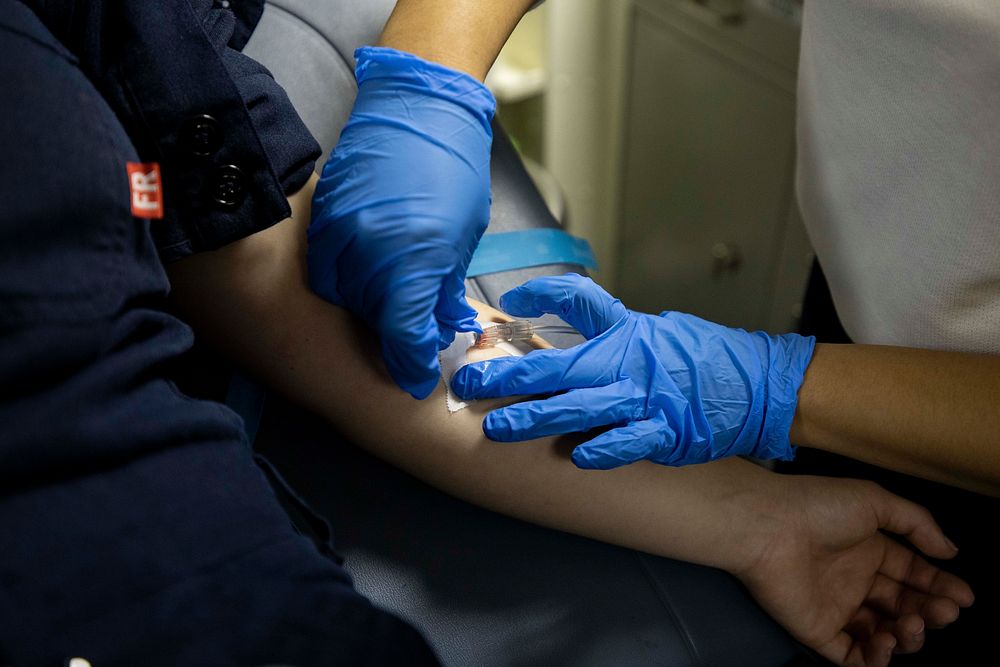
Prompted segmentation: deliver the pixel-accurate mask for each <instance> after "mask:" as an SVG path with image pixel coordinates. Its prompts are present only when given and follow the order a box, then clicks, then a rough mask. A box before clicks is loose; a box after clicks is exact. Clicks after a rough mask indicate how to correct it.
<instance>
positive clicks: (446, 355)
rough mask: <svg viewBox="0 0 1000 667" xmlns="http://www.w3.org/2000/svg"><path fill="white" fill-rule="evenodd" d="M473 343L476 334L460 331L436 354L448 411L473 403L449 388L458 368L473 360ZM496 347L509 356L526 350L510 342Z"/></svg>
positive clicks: (515, 355)
mask: <svg viewBox="0 0 1000 667" xmlns="http://www.w3.org/2000/svg"><path fill="white" fill-rule="evenodd" d="M480 325H481V326H483V323H482V322H480ZM485 326H489V323H488V322H487V323H486V324H485ZM475 344H476V334H474V333H460V334H457V335H456V336H455V341H454V342H453V343H452V344H451V345H449V346H448V347H446V348H445V349H443V350H441V352H440V353H439V355H438V359H439V361H440V362H441V380H442V381H443V382H444V386H445V389H446V390H447V394H448V412H458V411H459V410H464V409H465V408H467V407H469V406H470V405H471V404H473V403H475V401H463V400H462V399H460V398H459V397H458V396H456V395H455V392H453V391H452V390H451V379H452V378H453V377H454V376H455V373H457V372H458V369H459V368H461V367H462V366H468V365H469V364H471V363H473V360H471V359H469V348H471V347H472V346H473V345H475ZM496 349H498V350H503V352H504V353H506V354H505V356H510V357H523V356H524V355H525V353H526V352H527V349H521V348H520V347H518V346H516V345H512V344H510V343H498V344H497V346H496ZM528 349H530V348H528Z"/></svg>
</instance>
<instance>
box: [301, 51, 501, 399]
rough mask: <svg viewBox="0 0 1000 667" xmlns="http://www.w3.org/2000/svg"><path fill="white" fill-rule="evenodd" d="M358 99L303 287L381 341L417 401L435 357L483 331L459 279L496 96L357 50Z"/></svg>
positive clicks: (413, 62)
mask: <svg viewBox="0 0 1000 667" xmlns="http://www.w3.org/2000/svg"><path fill="white" fill-rule="evenodd" d="M355 56H356V58H357V72H356V74H357V79H358V98H357V101H356V102H355V104H354V111H353V113H352V114H351V118H350V120H349V121H348V123H347V126H346V127H345V128H344V131H343V133H342V134H341V136H340V143H338V144H337V147H336V149H334V151H333V154H332V155H331V157H330V160H329V162H327V164H326V167H325V168H324V169H323V175H322V177H321V178H320V181H319V184H318V185H317V186H316V195H315V198H314V200H313V218H312V223H311V224H310V226H309V282H310V285H311V286H312V289H313V290H314V291H315V292H316V293H317V294H319V295H320V296H321V297H323V298H325V299H327V300H328V301H331V302H332V303H335V304H337V305H340V306H344V307H346V308H347V309H349V310H351V311H352V312H354V313H356V314H358V315H360V316H361V317H362V318H363V319H364V320H365V322H367V323H368V325H369V326H371V327H372V328H373V329H374V330H375V331H376V332H377V333H378V335H379V337H380V339H381V342H382V355H383V357H384V359H385V363H386V366H387V367H388V369H389V373H390V374H391V375H392V377H393V378H394V379H395V381H396V382H397V383H398V384H399V386H400V387H402V388H403V389H405V390H406V391H408V392H410V393H411V394H412V395H413V396H414V397H416V398H426V397H427V396H428V395H430V393H431V392H432V391H433V390H434V387H435V386H436V385H437V382H438V378H439V377H440V370H439V367H438V358H437V353H438V350H439V349H443V348H444V347H447V346H448V345H449V344H450V343H451V341H452V340H454V338H455V332H456V331H463V332H464V331H479V330H480V329H479V326H478V325H477V324H476V321H475V318H476V311H474V310H473V309H472V308H471V307H470V306H469V304H468V303H467V302H466V300H465V282H464V281H465V273H466V271H467V270H468V267H469V262H471V261H472V254H473V252H474V251H475V249H476V245H477V244H478V243H479V239H480V238H481V237H482V235H483V232H484V231H485V230H486V225H487V223H488V222H489V216H490V147H491V145H492V142H493V132H492V130H491V128H490V121H491V120H492V118H493V113H494V111H495V109H496V102H495V101H494V99H493V95H492V94H490V92H489V91H488V90H487V89H486V87H485V86H483V85H482V84H481V83H479V82H478V81H477V80H475V79H474V78H472V77H471V76H469V75H467V74H463V73H461V72H457V71H454V70H451V69H448V68H446V67H443V66H441V65H437V64H434V63H430V62H427V61H425V60H422V59H420V58H418V57H416V56H413V55H409V54H406V53H401V52H399V51H395V50H393V49H386V48H373V47H365V48H362V49H358V51H357V53H356V54H355Z"/></svg>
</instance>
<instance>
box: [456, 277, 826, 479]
mask: <svg viewBox="0 0 1000 667" xmlns="http://www.w3.org/2000/svg"><path fill="white" fill-rule="evenodd" d="M500 306H501V308H502V309H503V310H504V311H506V312H507V313H509V314H511V315H513V316H515V317H538V316H540V315H542V314H543V313H553V314H556V315H558V316H559V317H561V318H562V319H564V320H565V321H566V322H568V323H569V324H571V325H573V326H574V327H576V328H577V330H579V332H580V333H581V334H583V335H584V336H585V337H586V338H587V339H588V341H587V342H586V343H583V344H581V345H578V346H576V347H573V348H570V349H568V350H542V351H537V352H531V353H530V354H528V355H526V356H524V357H521V358H504V359H495V360H493V361H488V362H482V363H477V364H472V365H469V366H466V367H464V368H462V369H461V370H459V371H458V373H456V374H455V377H454V378H453V379H452V383H451V386H452V388H453V389H454V391H455V393H456V394H458V396H460V397H461V398H464V399H478V398H495V397H500V396H529V395H532V394H555V393H557V392H565V393H559V394H558V395H556V396H554V397H552V398H547V399H541V400H533V401H528V402H526V403H519V404H516V405H512V406H509V407H506V408H501V409H499V410H494V411H493V412H491V413H490V414H489V415H487V416H486V419H485V421H484V422H483V430H484V431H485V432H486V435H487V436H488V437H489V438H491V439H493V440H499V441H501V442H513V441H518V440H530V439H534V438H541V437H543V436H549V435H559V434H563V433H571V432H583V431H589V430H591V429H593V428H597V427H606V426H612V427H615V428H613V429H612V430H609V431H606V432H604V433H602V434H600V435H598V436H597V437H595V438H594V439H593V440H590V441H589V442H587V443H584V444H582V445H580V446H579V447H577V448H576V449H575V450H574V452H573V462H574V463H576V465H578V466H579V467H581V468H600V469H610V468H615V467H618V466H621V465H625V464H628V463H633V462H635V461H639V460H641V459H648V460H650V461H655V462H657V463H662V464H664V465H671V466H680V465H687V464H692V463H705V462H707V461H712V460H714V459H719V458H722V457H726V456H734V455H749V456H756V457H759V458H763V459H784V460H788V459H791V458H792V457H793V455H794V449H793V448H792V446H791V444H790V442H789V439H788V431H789V429H790V428H791V424H792V418H793V417H794V415H795V406H796V403H797V401H798V399H797V394H798V390H799V387H800V386H801V384H802V380H803V376H804V375H805V371H806V367H807V366H808V365H809V361H810V360H811V359H812V353H813V348H814V346H815V340H814V339H813V338H803V337H802V336H797V335H795V334H789V335H786V336H769V335H767V334H765V333H761V332H757V333H747V332H746V331H743V330H741V329H729V328H726V327H723V326H720V325H718V324H712V323H711V322H706V321H705V320H702V319H699V318H697V317H694V316H693V315H685V314H683V313H673V312H667V313H663V314H662V315H660V316H659V317H655V316H653V315H646V314H643V313H636V312H633V311H630V310H628V309H626V308H625V306H623V305H622V303H621V302H620V301H618V300H617V299H615V298H613V297H612V296H611V295H610V294H608V293H607V292H605V291H604V290H603V289H601V288H600V287H599V286H597V284H595V283H594V282H593V281H591V280H590V279H589V278H583V277H581V276H578V275H576V274H573V273H570V274H567V275H565V276H561V277H552V278H538V279H535V280H532V281H530V282H528V283H526V284H525V285H522V286H521V287H518V288H515V289H513V290H511V291H510V292H507V293H506V294H504V295H503V296H502V297H501V298H500Z"/></svg>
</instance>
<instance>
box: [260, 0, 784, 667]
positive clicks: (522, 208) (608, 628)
mask: <svg viewBox="0 0 1000 667" xmlns="http://www.w3.org/2000/svg"><path fill="white" fill-rule="evenodd" d="M392 5H393V2H392V1H391V0H272V1H270V2H269V3H268V6H267V9H266V11H265V14H264V18H263V20H262V22H261V26H260V28H259V29H258V31H257V33H256V34H255V35H254V37H253V38H252V39H251V41H250V43H249V44H248V45H247V48H246V51H247V52H248V53H249V54H250V55H252V56H254V57H255V58H257V59H259V60H261V61H262V62H263V63H264V64H265V65H267V66H268V67H269V68H270V69H271V70H272V72H273V73H274V74H275V76H276V78H277V80H278V81H279V82H280V83H281V84H283V85H284V86H285V88H286V90H288V92H289V94H290V96H291V98H292V100H293V102H294V103H295V105H296V107H297V108H298V109H299V111H300V113H301V115H302V116H303V118H304V119H305V121H306V123H307V125H309V127H310V128H311V129H312V131H313V132H314V133H315V135H316V136H317V138H318V139H319V140H320V142H321V143H322V145H323V149H324V151H325V152H326V153H327V154H328V153H329V151H330V149H331V148H332V146H333V145H334V144H335V142H336V140H337V137H338V135H339V132H340V128H341V127H342V126H343V124H344V122H345V121H346V119H347V116H348V114H349V112H350V107H351V104H352V103H353V98H354V77H353V57H352V54H353V50H354V48H355V47H357V46H360V45H362V44H366V43H372V42H373V40H374V39H375V38H376V37H377V35H378V32H379V31H380V29H381V26H382V25H383V23H384V22H385V19H386V17H387V16H388V14H389V11H390V10H391V8H392ZM496 130H497V132H496V142H495V148H494V156H493V187H494V208H493V215H492V222H491V225H490V232H496V231H505V230H512V229H523V228H533V227H553V226H557V225H558V223H557V222H556V221H555V220H554V219H552V217H551V216H550V215H549V213H548V211H547V209H546V207H545V205H544V203H543V201H542V199H541V197H540V196H539V194H538V192H537V190H536V188H535V187H534V185H533V183H532V182H531V180H530V178H529V177H528V175H527V173H526V172H525V171H524V168H523V166H522V164H521V161H520V159H519V157H518V156H517V154H516V152H515V151H514V149H513V147H512V146H511V144H510V142H509V141H508V140H507V138H506V137H505V135H504V134H503V132H502V131H501V130H500V129H499V128H496ZM569 270H575V271H579V272H582V271H583V270H582V268H581V267H577V266H546V267H541V268H538V269H530V270H523V271H516V272H510V273H505V274H497V275H491V276H485V277H481V278H477V279H475V280H472V281H470V283H469V292H470V295H471V296H473V297H476V298H478V299H480V300H482V301H485V302H487V303H491V304H494V305H495V304H496V303H497V300H498V298H499V296H500V294H502V293H503V292H504V291H506V290H507V289H509V288H510V287H512V286H514V285H516V284H519V283H520V282H522V281H524V280H526V279H528V278H530V277H534V276H538V275H543V274H558V273H563V272H565V271H569ZM577 341H578V339H577V338H574V337H572V336H565V337H559V336H557V337H553V342H554V343H556V344H559V345H564V346H565V345H570V344H573V343H575V342H577ZM257 444H258V448H259V449H261V450H262V451H264V453H266V454H267V456H268V457H269V458H270V459H271V460H272V461H273V462H274V463H275V464H276V465H277V467H278V468H279V469H280V470H281V471H282V472H283V473H284V475H285V476H286V477H287V478H288V479H289V480H290V481H291V482H292V483H293V485H294V486H295V487H296V488H297V489H299V490H300V491H301V492H302V493H303V494H304V495H305V496H306V498H307V499H308V500H309V501H310V502H311V503H312V504H313V505H314V506H315V507H316V508H317V509H318V510H319V511H321V512H322V513H323V514H324V515H325V516H326V517H327V518H328V519H329V520H330V522H331V524H332V525H333V526H334V530H335V535H336V541H337V547H338V550H339V551H340V552H341V553H342V554H343V555H344V556H345V557H346V565H347V567H348V569H349V570H350V571H351V573H352V574H353V575H354V577H355V581H356V583H357V586H358V588H359V589H360V590H361V591H362V592H363V593H364V594H365V595H367V596H369V597H370V598H371V599H372V600H373V601H374V602H375V603H376V604H378V605H381V606H382V607H384V608H386V609H389V610H391V611H393V612H395V613H397V614H398V615H400V616H402V617H403V618H406V619H407V620H409V621H410V622H411V623H413V624H414V625H415V626H417V627H418V628H420V629H422V630H423V632H424V633H425V634H426V636H427V637H428V639H429V640H430V642H431V644H432V645H433V646H434V648H435V649H436V651H437V652H438V654H439V656H440V657H441V659H442V661H443V662H444V663H445V664H447V665H477V666H489V665H670V666H672V667H687V666H689V665H740V666H745V667H754V666H760V667H776V666H780V665H786V664H789V663H790V662H791V661H793V660H797V659H801V657H802V655H801V653H802V652H801V650H800V649H799V648H798V647H797V645H796V644H795V643H794V642H793V641H792V640H791V639H790V638H789V637H788V636H787V635H786V634H785V633H784V632H783V631H782V629H781V628H780V627H778V626H777V625H776V624H775V623H774V622H773V621H771V620H770V619H769V618H768V617H767V616H766V615H765V614H764V613H763V612H762V611H761V610H760V609H759V608H758V607H757V606H756V604H755V603H754V602H753V600H752V599H751V598H750V597H749V596H748V595H747V593H746V592H745V591H744V590H743V589H742V587H741V586H740V584H739V583H738V582H737V581H735V580H734V579H733V578H731V577H730V576H728V575H726V574H725V573H722V572H720V571H717V570H712V569H709V568H704V567H698V566H694V565H691V564H687V563H681V562H677V561H672V560H668V559H665V558H658V557H653V556H650V555H647V554H642V553H638V552H635V551H630V550H627V549H622V548H618V547H614V546H610V545H607V544H602V543H598V542H595V541H592V540H588V539H583V538H579V537H575V536H572V535H568V534H564V533H560V532H557V531H553V530H548V529H545V528H540V527H537V526H533V525H529V524H527V523H524V522H521V521H518V520H515V519H510V518H507V517H504V516H500V515H498V514H495V513H492V512H489V511H486V510H483V509H480V508H477V507H474V506H472V505H469V504H467V503H465V502H462V501H459V500H456V499H453V498H451V497H449V496H447V495H445V494H443V493H441V492H439V491H437V490H435V489H433V488H431V487H429V486H427V485H425V484H423V483H422V482H420V481H418V480H415V479H413V478H412V477H409V476H408V475H406V474H404V473H402V472H399V471H398V470H396V469H394V468H392V467H390V466H388V465H386V464H384V463H382V462H380V461H378V460H376V459H374V458H372V457H371V456H369V455H367V454H365V453H364V452H362V451H360V450H359V449H358V448H356V447H354V446H352V445H351V444H350V443H349V442H347V441H345V440H344V439H343V438H341V437H340V436H339V435H338V434H336V433H335V432H334V431H333V430H332V429H331V427H330V426H329V425H327V424H325V423H324V422H322V421H321V420H319V419H318V418H316V417H315V416H312V415H310V414H307V413H305V412H304V411H303V410H301V409H299V408H296V407H294V406H292V405H289V404H287V403H283V402H281V401H280V400H278V399H276V398H269V401H268V404H267V409H266V410H265V414H264V418H263V423H262V426H261V430H260V433H259V436H258V440H257Z"/></svg>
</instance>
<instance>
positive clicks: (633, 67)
mask: <svg viewBox="0 0 1000 667" xmlns="http://www.w3.org/2000/svg"><path fill="white" fill-rule="evenodd" d="M801 12H802V2H801V0H548V2H546V3H545V4H543V5H541V7H540V9H539V10H536V11H535V12H533V13H532V14H531V15H529V17H528V18H527V19H526V20H525V21H524V22H523V23H522V25H521V26H520V27H519V28H518V31H517V32H516V33H515V36H514V39H512V41H511V43H510V44H509V45H508V47H507V48H506V49H505V50H504V53H503V54H501V58H500V60H499V62H498V64H497V67H496V69H495V70H494V72H493V73H492V75H491V77H490V78H489V79H488V83H489V84H491V86H492V87H493V89H494V90H495V92H496V93H497V97H498V99H499V100H500V116H501V119H502V121H503V123H504V125H505V127H506V128H507V129H508V131H510V132H511V133H512V134H513V135H514V138H515V140H516V141H517V142H518V144H519V146H520V147H521V149H522V152H523V154H524V156H525V157H526V158H528V159H529V164H530V165H532V166H534V163H536V162H537V163H538V166H539V169H533V171H537V172H544V173H543V174H542V175H541V176H540V177H539V178H538V180H539V181H540V185H541V186H542V189H543V191H545V192H547V193H550V194H551V196H547V199H548V200H549V201H550V206H551V207H552V208H553V211H554V212H556V214H557V217H559V218H560V219H561V220H563V221H564V222H565V224H566V225H567V227H568V229H569V231H570V232H571V233H573V234H576V235H578V236H583V237H585V238H587V239H588V240H589V241H590V242H591V244H592V245H593V246H594V249H595V251H596V254H597V256H598V259H599V261H600V264H601V270H600V271H598V272H597V273H596V274H595V277H596V279H597V280H598V281H599V282H600V283H602V284H603V285H604V286H605V287H606V288H607V289H609V290H610V291H611V292H613V293H614V294H616V295H617V296H619V297H620V298H621V299H622V300H623V301H624V302H625V303H626V305H628V306H629V307H631V308H634V309H637V310H645V311H648V312H659V311H661V310H664V309H676V310H684V311H687V312H692V313H695V314H698V315H701V316H702V317H705V318H708V319H712V320H715V321H718V322H721V323H724V324H728V325H733V326H741V327H746V328H765V329H769V330H771V331H775V332H781V331H789V330H793V329H794V328H795V327H796V326H797V322H798V317H799V311H800V303H801V300H802V297H803V294H804V290H805V283H806V279H807V277H808V272H809V267H810V265H811V261H812V256H811V251H810V248H809V243H808V240H807V238H806V235H805V232H804V230H803V227H802V223H801V220H800V219H799V214H798V208H797V206H796V203H795V194H794V167H795V109H796V100H795V93H796V73H797V68H798V56H799V33H800V24H801Z"/></svg>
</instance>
